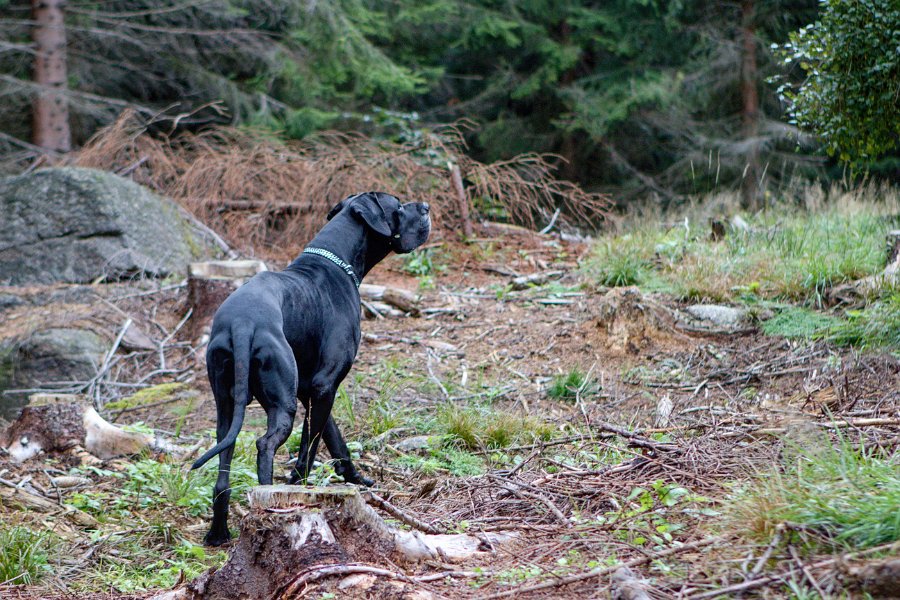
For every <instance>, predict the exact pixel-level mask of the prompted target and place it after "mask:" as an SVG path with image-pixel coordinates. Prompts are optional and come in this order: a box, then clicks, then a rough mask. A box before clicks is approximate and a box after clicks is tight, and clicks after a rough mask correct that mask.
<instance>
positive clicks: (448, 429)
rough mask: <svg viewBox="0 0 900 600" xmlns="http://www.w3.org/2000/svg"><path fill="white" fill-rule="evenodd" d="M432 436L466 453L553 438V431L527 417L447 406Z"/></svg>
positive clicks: (477, 407) (483, 407)
mask: <svg viewBox="0 0 900 600" xmlns="http://www.w3.org/2000/svg"><path fill="white" fill-rule="evenodd" d="M433 431H434V433H436V434H438V435H443V436H445V437H446V438H447V440H448V441H450V442H452V443H456V444H459V445H460V446H462V447H463V448H467V449H469V450H482V449H501V450H502V449H504V448H507V447H509V446H513V445H516V444H523V443H532V442H535V441H537V440H549V439H551V438H552V437H553V433H554V430H553V427H552V425H550V424H549V423H547V422H545V421H541V420H540V419H536V418H534V417H530V416H518V415H512V414H510V413H506V412H502V411H498V410H495V409H494V408H492V407H491V406H486V405H468V406H460V405H458V404H454V403H447V404H445V405H444V406H443V407H441V409H440V410H439V411H438V414H437V419H436V422H435V423H434V427H433Z"/></svg>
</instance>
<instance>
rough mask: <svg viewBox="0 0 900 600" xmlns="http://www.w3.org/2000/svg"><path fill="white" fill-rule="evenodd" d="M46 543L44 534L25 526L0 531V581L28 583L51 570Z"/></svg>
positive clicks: (47, 542)
mask: <svg viewBox="0 0 900 600" xmlns="http://www.w3.org/2000/svg"><path fill="white" fill-rule="evenodd" d="M49 545H50V540H49V538H48V536H47V534H45V533H38V532H35V531H32V530H31V529H28V528H27V527H22V526H18V525H17V526H13V527H9V528H8V529H7V528H6V527H4V528H3V529H2V530H0V584H3V583H10V584H18V585H21V584H24V585H31V584H32V583H34V582H36V581H38V580H39V579H40V578H41V577H43V576H44V575H45V574H46V573H47V572H49V570H50V567H49V565H48V564H47V552H48V549H49Z"/></svg>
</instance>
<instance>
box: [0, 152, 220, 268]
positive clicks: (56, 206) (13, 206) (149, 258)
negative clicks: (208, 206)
mask: <svg viewBox="0 0 900 600" xmlns="http://www.w3.org/2000/svg"><path fill="white" fill-rule="evenodd" d="M0 215H3V216H2V226H0V285H4V284H5V285H29V284H44V283H54V282H70V283H83V282H89V281H93V280H95V279H97V278H98V277H102V276H106V277H108V278H113V279H115V278H120V277H123V276H128V275H135V274H145V275H151V276H158V275H167V274H169V273H174V272H181V271H184V270H185V269H186V267H187V264H188V263H189V262H191V261H192V260H196V259H199V258H203V257H204V256H206V255H209V254H211V252H210V251H209V249H208V246H207V244H206V242H205V241H204V240H202V239H201V238H199V237H198V236H196V235H195V234H194V233H192V231H191V226H190V225H189V223H188V222H187V221H186V220H185V219H184V218H183V217H182V216H181V215H180V214H179V211H178V208H177V206H176V205H175V203H174V202H172V201H171V200H168V199H165V198H161V197H159V196H157V195H155V194H153V193H152V192H150V191H149V190H147V189H145V188H143V187H141V186H140V185H138V184H136V183H134V182H133V181H130V180H128V179H124V178H122V177H119V176H117V175H113V174H110V173H105V172H103V171H97V170H94V169H80V168H70V167H66V168H54V169H46V170H43V171H38V172H36V173H31V174H28V175H21V176H18V177H8V178H5V179H0Z"/></svg>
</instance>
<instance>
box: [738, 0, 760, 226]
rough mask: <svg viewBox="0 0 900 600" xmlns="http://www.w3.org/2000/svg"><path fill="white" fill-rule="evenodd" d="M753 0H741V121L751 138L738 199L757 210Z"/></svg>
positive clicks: (756, 95) (757, 169)
mask: <svg viewBox="0 0 900 600" xmlns="http://www.w3.org/2000/svg"><path fill="white" fill-rule="evenodd" d="M755 13H756V0H742V1H741V38H742V49H743V52H742V61H741V63H742V64H741V98H742V100H743V108H742V111H741V121H742V123H743V129H744V138H745V139H746V140H747V141H748V142H750V150H749V152H748V153H747V167H746V169H745V171H744V178H743V181H742V184H741V200H742V203H743V205H744V208H747V209H751V210H757V209H759V208H760V207H761V202H760V199H761V198H760V189H759V183H760V182H759V143H758V141H757V138H758V137H759V92H758V91H757V88H756V84H757V79H758V77H759V72H758V67H757V64H756V24H755V23H754V16H755Z"/></svg>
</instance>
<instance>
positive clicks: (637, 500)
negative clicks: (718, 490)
mask: <svg viewBox="0 0 900 600" xmlns="http://www.w3.org/2000/svg"><path fill="white" fill-rule="evenodd" d="M709 502H710V500H709V499H708V498H705V497H703V496H696V495H694V494H691V492H690V491H689V490H687V489H686V488H683V487H681V486H679V485H676V484H671V483H666V482H664V481H662V480H656V481H654V482H653V483H652V484H650V486H649V489H647V488H643V487H635V488H633V489H632V490H631V492H630V493H629V494H628V496H627V497H626V498H625V499H624V502H623V503H622V508H621V509H619V510H616V511H611V512H608V513H606V514H605V515H604V516H602V517H600V518H599V520H600V522H601V523H603V524H606V525H610V526H615V527H616V529H615V531H616V535H617V536H618V537H619V538H620V539H622V540H623V541H627V542H629V543H631V544H635V545H637V546H641V545H644V544H648V543H651V544H653V545H654V546H665V545H667V544H671V543H672V542H674V541H675V535H674V534H676V533H677V532H678V531H681V530H682V529H684V528H685V527H686V524H685V523H684V522H682V521H684V520H685V519H690V518H697V517H698V516H699V515H707V516H711V515H716V514H718V513H716V512H715V511H713V510H711V509H710V508H709V507H708V506H707V505H708V503H709ZM676 518H677V519H678V520H675V519H676Z"/></svg>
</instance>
